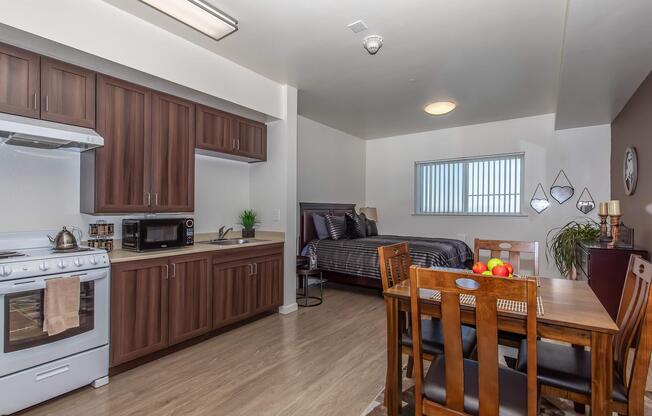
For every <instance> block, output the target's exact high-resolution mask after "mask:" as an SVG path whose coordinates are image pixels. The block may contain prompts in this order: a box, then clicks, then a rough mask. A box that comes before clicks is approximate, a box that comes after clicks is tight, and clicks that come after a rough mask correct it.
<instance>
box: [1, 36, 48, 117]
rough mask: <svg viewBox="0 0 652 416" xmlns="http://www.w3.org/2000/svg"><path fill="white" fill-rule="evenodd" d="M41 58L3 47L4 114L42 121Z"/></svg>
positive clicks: (2, 107)
mask: <svg viewBox="0 0 652 416" xmlns="http://www.w3.org/2000/svg"><path fill="white" fill-rule="evenodd" d="M39 75H40V73H39V56H38V55H37V54H35V53H31V52H28V51H25V50H22V49H18V48H14V47H13V46H9V45H5V44H2V43H0V112H2V113H10V114H16V115H19V116H25V117H34V118H38V117H39V115H40V106H39Z"/></svg>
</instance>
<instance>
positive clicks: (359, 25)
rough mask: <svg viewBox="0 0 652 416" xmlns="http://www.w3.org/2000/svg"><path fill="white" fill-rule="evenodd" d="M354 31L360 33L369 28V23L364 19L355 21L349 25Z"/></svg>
mask: <svg viewBox="0 0 652 416" xmlns="http://www.w3.org/2000/svg"><path fill="white" fill-rule="evenodd" d="M347 27H348V28H349V29H351V31H352V32H353V33H360V32H364V31H365V30H367V29H368V27H367V24H366V23H365V22H363V21H362V20H358V21H357V22H353V23H351V24H350V25H348V26H347Z"/></svg>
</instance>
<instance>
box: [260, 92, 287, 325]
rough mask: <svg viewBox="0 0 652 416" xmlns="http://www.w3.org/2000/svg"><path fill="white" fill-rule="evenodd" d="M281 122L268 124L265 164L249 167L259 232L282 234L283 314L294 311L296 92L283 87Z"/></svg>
mask: <svg viewBox="0 0 652 416" xmlns="http://www.w3.org/2000/svg"><path fill="white" fill-rule="evenodd" d="M283 96H284V100H283V101H284V103H283V107H284V113H285V116H284V117H283V119H282V120H279V121H276V122H273V123H269V124H268V125H267V162H265V163H256V164H253V165H251V172H250V174H251V188H250V203H251V208H252V209H254V210H255V211H257V212H258V213H259V214H260V216H261V221H262V223H261V229H264V230H269V231H283V232H285V253H284V264H285V276H284V294H283V307H282V308H281V311H282V312H283V313H287V312H291V311H293V310H296V308H297V304H296V274H295V270H294V264H295V263H296V255H297V248H296V240H295V238H296V235H297V223H298V220H297V90H296V88H293V87H289V86H284V87H283Z"/></svg>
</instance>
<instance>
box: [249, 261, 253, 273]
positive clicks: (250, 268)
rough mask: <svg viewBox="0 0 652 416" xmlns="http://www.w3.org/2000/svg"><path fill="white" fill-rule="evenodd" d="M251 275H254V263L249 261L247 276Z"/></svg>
mask: <svg viewBox="0 0 652 416" xmlns="http://www.w3.org/2000/svg"><path fill="white" fill-rule="evenodd" d="M253 275H254V264H253V263H249V276H253Z"/></svg>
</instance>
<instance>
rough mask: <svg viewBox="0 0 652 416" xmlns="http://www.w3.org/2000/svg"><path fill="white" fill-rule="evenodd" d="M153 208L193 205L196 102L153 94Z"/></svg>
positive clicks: (190, 207) (171, 209)
mask: <svg viewBox="0 0 652 416" xmlns="http://www.w3.org/2000/svg"><path fill="white" fill-rule="evenodd" d="M151 155H152V181H153V182H152V198H153V201H152V204H153V206H152V210H153V211H156V212H192V211H193V210H194V207H195V192H194V190H195V183H194V179H195V105H194V104H193V103H191V102H189V101H185V100H182V99H180V98H176V97H172V96H169V95H164V94H159V93H153V94H152V152H151Z"/></svg>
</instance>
